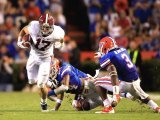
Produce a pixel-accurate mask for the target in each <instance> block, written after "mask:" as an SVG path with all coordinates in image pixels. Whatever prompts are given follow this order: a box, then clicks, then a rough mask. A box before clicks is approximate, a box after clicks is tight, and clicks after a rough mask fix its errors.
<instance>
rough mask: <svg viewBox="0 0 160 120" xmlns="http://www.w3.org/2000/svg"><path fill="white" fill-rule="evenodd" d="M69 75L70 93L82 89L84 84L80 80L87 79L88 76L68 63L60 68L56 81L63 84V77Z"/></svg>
mask: <svg viewBox="0 0 160 120" xmlns="http://www.w3.org/2000/svg"><path fill="white" fill-rule="evenodd" d="M67 74H68V75H69V76H70V81H69V92H72V93H73V91H78V90H80V88H81V87H82V82H81V80H80V78H86V77H87V74H85V73H84V72H82V71H80V70H78V69H76V68H75V67H73V66H72V65H70V64H68V63H63V64H62V66H61V67H60V70H59V73H58V75H57V78H56V79H57V80H58V82H59V83H61V81H62V80H63V77H64V76H65V75H67Z"/></svg>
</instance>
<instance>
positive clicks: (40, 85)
mask: <svg viewBox="0 0 160 120" xmlns="http://www.w3.org/2000/svg"><path fill="white" fill-rule="evenodd" d="M37 86H38V88H44V86H45V83H43V82H37Z"/></svg>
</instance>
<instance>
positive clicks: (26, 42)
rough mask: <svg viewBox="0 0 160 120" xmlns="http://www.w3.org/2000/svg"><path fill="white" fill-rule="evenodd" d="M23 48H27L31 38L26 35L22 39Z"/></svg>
mask: <svg viewBox="0 0 160 120" xmlns="http://www.w3.org/2000/svg"><path fill="white" fill-rule="evenodd" d="M22 41H23V46H24V47H27V48H29V47H30V44H31V36H30V35H29V34H26V35H24V36H23V37H22Z"/></svg>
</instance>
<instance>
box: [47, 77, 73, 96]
mask: <svg viewBox="0 0 160 120" xmlns="http://www.w3.org/2000/svg"><path fill="white" fill-rule="evenodd" d="M69 79H70V76H69V74H67V75H65V76H64V77H63V79H62V82H61V84H62V85H61V86H59V87H58V88H56V89H54V90H51V91H50V92H49V93H48V96H51V95H56V96H57V95H58V94H62V93H64V92H66V91H67V90H68V89H69Z"/></svg>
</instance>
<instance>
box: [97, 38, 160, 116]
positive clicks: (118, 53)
mask: <svg viewBox="0 0 160 120" xmlns="http://www.w3.org/2000/svg"><path fill="white" fill-rule="evenodd" d="M96 57H99V63H100V66H101V68H104V69H106V70H107V71H108V72H109V75H110V76H111V79H112V85H113V100H114V101H115V103H118V101H119V91H120V92H121V93H125V92H129V93H131V95H132V96H133V97H134V98H137V99H140V100H141V101H142V102H143V103H145V104H147V105H149V107H150V108H152V109H153V110H155V111H156V112H159V113H160V107H158V105H157V104H156V103H155V102H154V101H153V100H151V99H150V98H149V95H148V94H146V93H145V92H144V91H143V90H142V89H141V87H140V79H139V75H138V73H137V71H136V67H135V65H134V64H133V63H132V62H131V60H130V57H129V55H128V53H127V51H126V49H125V48H121V47H118V46H117V44H116V42H115V40H114V39H112V38H111V37H104V38H102V39H101V40H100V42H99V51H98V52H97V53H96ZM118 80H120V83H118ZM104 88H105V85H104V86H103V87H100V88H99V89H98V90H97V91H98V92H99V94H100V96H101V97H102V100H103V103H104V110H102V111H100V112H97V113H114V109H113V108H112V106H111V102H110V101H109V100H108V99H107V97H106V95H105V94H104V93H105V92H106V89H104ZM115 105H116V104H115Z"/></svg>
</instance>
